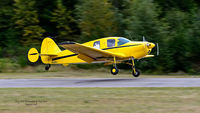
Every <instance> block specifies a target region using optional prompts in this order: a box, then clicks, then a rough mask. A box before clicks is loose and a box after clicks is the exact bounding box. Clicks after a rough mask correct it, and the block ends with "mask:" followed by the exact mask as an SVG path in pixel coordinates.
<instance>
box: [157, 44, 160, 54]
mask: <svg viewBox="0 0 200 113" xmlns="http://www.w3.org/2000/svg"><path fill="white" fill-rule="evenodd" d="M156 48H157V56H158V55H159V54H160V53H159V45H158V43H156Z"/></svg>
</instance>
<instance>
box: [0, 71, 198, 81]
mask: <svg viewBox="0 0 200 113" xmlns="http://www.w3.org/2000/svg"><path fill="white" fill-rule="evenodd" d="M140 77H142V78H194V77H195V78H199V77H200V76H199V75H140ZM32 78H34V79H37V78H134V77H133V76H132V74H131V72H130V73H129V72H127V71H120V73H119V74H118V75H112V74H110V72H106V71H104V72H103V71H101V72H98V71H97V72H94V71H88V70H78V71H73V70H69V71H64V72H38V73H0V79H32Z"/></svg>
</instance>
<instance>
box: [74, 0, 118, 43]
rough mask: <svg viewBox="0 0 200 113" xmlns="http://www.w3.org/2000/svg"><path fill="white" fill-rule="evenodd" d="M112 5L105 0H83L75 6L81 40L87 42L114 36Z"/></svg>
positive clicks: (114, 26)
mask: <svg viewBox="0 0 200 113" xmlns="http://www.w3.org/2000/svg"><path fill="white" fill-rule="evenodd" d="M111 9H112V5H111V4H110V3H109V2H108V1H107V0H84V1H81V2H80V3H79V5H78V6H77V8H76V10H77V17H78V24H79V28H80V29H81V36H82V37H83V39H82V40H84V41H89V40H92V39H97V38H101V37H106V36H114V35H115V34H116V29H117V28H116V25H115V20H114V12H113V11H112V10H111Z"/></svg>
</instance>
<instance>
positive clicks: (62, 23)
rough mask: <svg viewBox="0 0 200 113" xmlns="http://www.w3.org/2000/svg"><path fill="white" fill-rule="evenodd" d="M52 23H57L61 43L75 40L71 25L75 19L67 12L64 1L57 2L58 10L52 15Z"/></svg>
mask: <svg viewBox="0 0 200 113" xmlns="http://www.w3.org/2000/svg"><path fill="white" fill-rule="evenodd" d="M51 22H54V23H56V28H57V31H58V35H57V39H58V40H59V41H63V40H73V37H72V33H73V31H72V29H71V26H70V25H71V23H72V22H74V19H73V18H72V16H71V11H67V9H66V7H65V6H63V4H62V0H57V9H55V10H54V12H53V13H52V18H51Z"/></svg>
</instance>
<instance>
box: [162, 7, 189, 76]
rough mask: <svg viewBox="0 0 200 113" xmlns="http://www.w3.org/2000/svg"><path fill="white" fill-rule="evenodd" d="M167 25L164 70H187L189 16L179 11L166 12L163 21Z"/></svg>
mask: <svg viewBox="0 0 200 113" xmlns="http://www.w3.org/2000/svg"><path fill="white" fill-rule="evenodd" d="M163 20H164V22H165V23H167V25H168V29H167V31H168V34H167V36H166V37H168V41H167V42H166V43H167V50H168V51H167V54H166V57H167V58H168V60H167V61H168V63H166V69H168V71H172V72H176V71H180V70H181V71H185V72H187V71H188V69H189V63H188V61H189V46H190V44H189V41H188V39H189V38H190V37H191V36H190V32H189V31H190V24H189V20H190V19H189V15H188V14H187V13H184V12H182V11H179V10H172V11H169V12H167V15H166V16H165V18H164V19H163Z"/></svg>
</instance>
